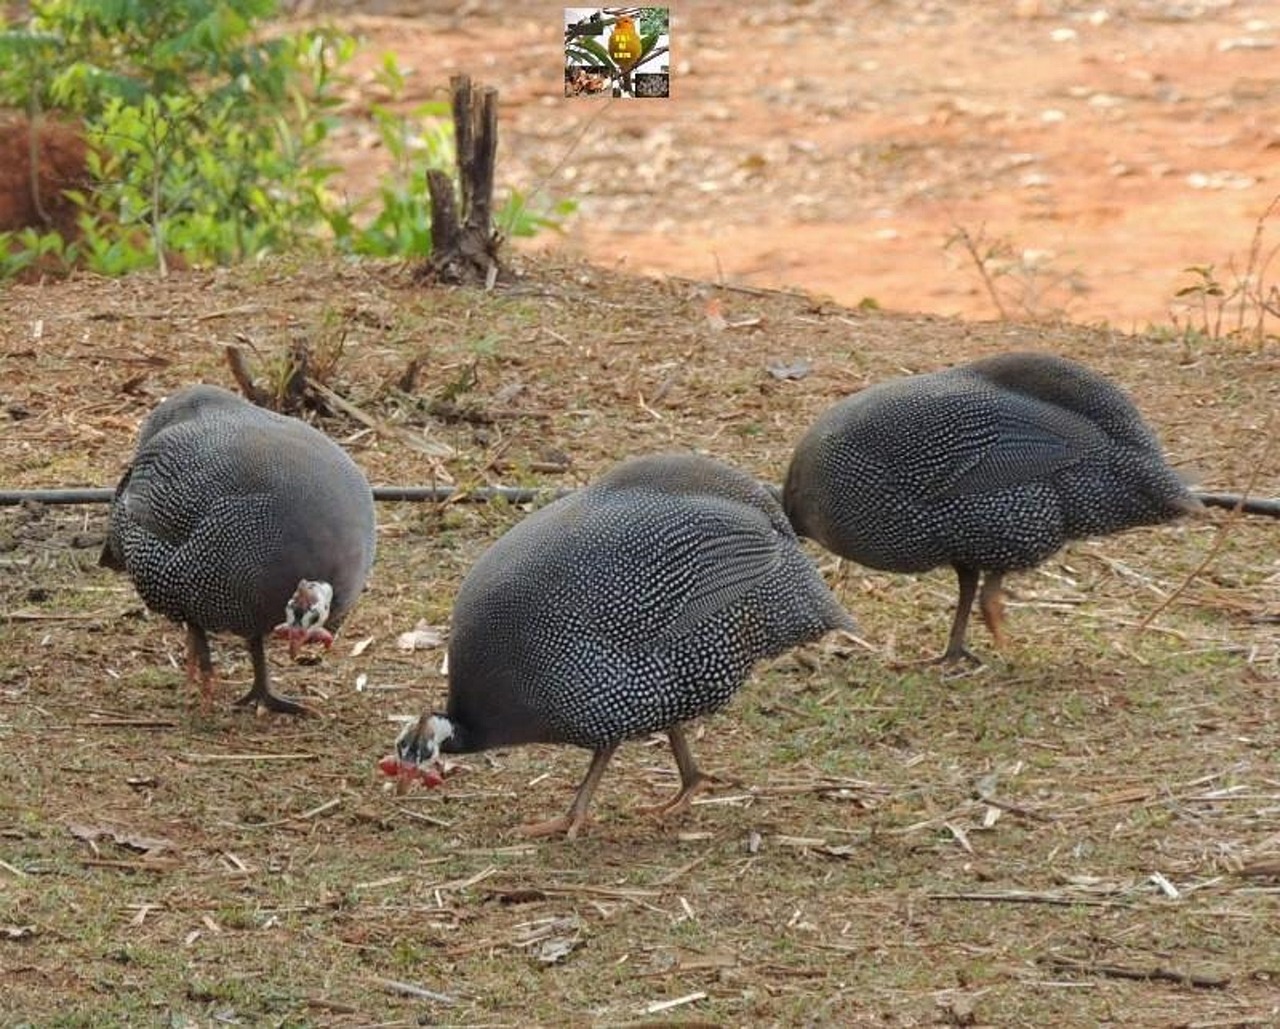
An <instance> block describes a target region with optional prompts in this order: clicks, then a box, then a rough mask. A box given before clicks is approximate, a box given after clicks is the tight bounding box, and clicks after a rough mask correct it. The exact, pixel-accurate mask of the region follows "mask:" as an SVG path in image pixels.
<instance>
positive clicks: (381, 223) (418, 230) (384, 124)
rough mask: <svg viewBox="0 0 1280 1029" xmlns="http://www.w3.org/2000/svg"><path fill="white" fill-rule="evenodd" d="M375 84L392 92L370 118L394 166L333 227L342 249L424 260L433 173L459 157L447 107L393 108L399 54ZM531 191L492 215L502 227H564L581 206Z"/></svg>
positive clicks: (520, 230) (515, 195)
mask: <svg viewBox="0 0 1280 1029" xmlns="http://www.w3.org/2000/svg"><path fill="white" fill-rule="evenodd" d="M377 81H378V83H379V84H380V85H381V86H382V87H383V88H384V89H385V90H386V91H387V92H388V93H389V94H390V97H391V100H390V103H388V104H375V105H374V106H373V108H372V115H373V119H374V124H375V126H376V127H377V130H378V135H379V137H380V138H381V140H382V145H383V147H384V148H385V149H386V151H387V153H388V154H390V155H391V158H392V168H391V170H390V171H388V172H387V173H386V174H385V175H384V176H383V177H382V180H381V181H380V182H379V184H378V192H377V194H376V195H375V196H373V197H370V198H367V199H366V200H364V201H361V202H357V203H356V204H353V205H348V206H346V207H344V208H341V209H336V208H335V209H333V210H331V211H329V212H328V215H327V219H328V223H329V227H330V229H331V230H332V232H333V235H334V239H335V241H336V244H337V246H338V248H339V249H340V250H342V251H343V252H344V253H353V254H364V255H370V256H376V257H409V256H416V257H425V256H426V255H428V254H429V253H430V252H431V195H430V190H429V189H428V187H427V173H428V172H429V171H431V170H433V169H437V170H442V171H448V172H452V171H453V168H454V164H455V159H456V157H455V155H456V150H455V147H454V136H453V122H452V120H451V113H450V109H449V105H448V104H447V103H445V102H443V101H440V102H430V103H424V104H419V105H418V106H416V107H414V108H412V109H411V110H409V111H408V112H404V113H401V112H397V111H396V110H395V109H394V107H393V106H391V105H392V104H394V103H395V101H396V100H397V99H398V98H399V97H400V96H401V95H402V94H403V92H404V87H405V84H406V81H407V76H406V74H405V73H404V72H403V71H402V70H401V69H400V67H399V65H398V63H397V62H396V59H395V56H394V55H393V54H386V55H384V57H383V59H382V66H381V68H380V69H379V71H378V74H377ZM535 194H536V190H535ZM533 195H534V194H529V195H526V194H525V193H523V192H521V191H519V190H512V191H511V192H510V194H509V195H508V196H507V199H506V200H505V201H504V203H503V205H502V207H501V208H500V209H499V210H498V211H497V212H496V213H495V215H494V222H495V223H496V227H497V229H498V231H499V232H501V233H502V234H503V235H504V236H506V237H512V236H534V235H537V233H538V232H540V231H542V230H544V229H556V230H558V229H559V228H560V227H561V225H562V223H563V220H564V218H566V217H568V216H569V215H571V214H573V213H574V212H575V211H576V210H577V208H578V205H577V203H576V202H574V201H572V200H560V201H556V202H554V203H551V204H549V205H541V206H534V205H533V204H532V202H531V201H532V197H533ZM375 205H376V213H375V214H374V215H373V216H372V218H368V219H364V218H362V212H363V211H364V210H365V209H367V208H369V207H371V206H375Z"/></svg>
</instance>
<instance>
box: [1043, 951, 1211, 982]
mask: <svg viewBox="0 0 1280 1029" xmlns="http://www.w3.org/2000/svg"><path fill="white" fill-rule="evenodd" d="M1036 962H1037V963H1038V964H1041V965H1045V966H1047V967H1049V968H1052V969H1053V970H1054V971H1055V972H1084V973H1086V974H1087V975H1100V976H1105V977H1106V978H1108V979H1136V980H1139V981H1143V982H1152V981H1155V982H1165V983H1178V984H1180V985H1182V986H1198V987H1200V988H1202V989H1208V990H1221V989H1223V988H1225V987H1227V986H1229V985H1230V984H1231V976H1229V975H1219V974H1215V973H1208V972H1179V971H1177V970H1176V969H1172V968H1162V967H1161V966H1159V965H1156V966H1155V967H1153V968H1134V967H1131V966H1129V965H1110V964H1105V963H1096V962H1092V961H1082V960H1080V959H1078V958H1066V957H1057V956H1053V955H1045V956H1043V957H1039V958H1037V959H1036Z"/></svg>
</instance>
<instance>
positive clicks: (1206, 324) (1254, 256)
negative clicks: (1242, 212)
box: [1171, 196, 1280, 346]
mask: <svg viewBox="0 0 1280 1029" xmlns="http://www.w3.org/2000/svg"><path fill="white" fill-rule="evenodd" d="M1277 214H1280V196H1277V197H1276V198H1275V199H1273V200H1272V201H1271V203H1270V204H1269V205H1267V209H1266V210H1265V211H1263V212H1262V214H1261V215H1260V216H1259V217H1258V220H1257V221H1256V222H1255V223H1254V226H1253V238H1252V239H1251V240H1250V243H1249V251H1248V254H1247V256H1246V258H1245V264H1244V268H1243V269H1240V268H1237V266H1236V262H1235V259H1234V258H1232V259H1231V260H1230V261H1228V263H1227V273H1228V275H1229V276H1230V281H1223V277H1221V276H1220V275H1219V273H1218V271H1217V267H1216V266H1215V265H1212V264H1196V265H1191V266H1190V267H1189V268H1186V269H1184V271H1185V272H1186V273H1187V274H1189V275H1191V276H1192V277H1193V281H1192V282H1191V283H1190V284H1189V285H1186V286H1183V287H1181V288H1180V289H1179V290H1178V291H1177V292H1176V293H1174V297H1175V299H1176V300H1179V301H1182V313H1183V314H1184V315H1186V316H1187V320H1186V321H1185V322H1184V323H1180V320H1179V312H1177V311H1174V312H1173V313H1172V316H1171V317H1172V321H1173V323H1174V326H1175V328H1177V329H1178V330H1179V331H1181V333H1182V335H1183V338H1184V342H1189V341H1190V339H1191V337H1192V336H1194V335H1199V336H1203V337H1206V338H1208V339H1213V340H1219V339H1223V338H1231V339H1240V340H1250V341H1252V342H1253V343H1254V344H1255V345H1257V346H1262V344H1263V343H1264V342H1265V340H1266V339H1267V338H1268V336H1269V335H1270V324H1271V321H1272V320H1273V319H1274V320H1276V321H1277V322H1280V285H1278V284H1277V283H1276V282H1274V281H1269V280H1268V276H1269V275H1270V272H1271V263H1272V261H1274V260H1275V258H1276V255H1277V254H1280V244H1277V245H1274V246H1271V247H1270V248H1268V247H1267V246H1266V244H1265V243H1264V240H1265V237H1266V230H1267V224H1268V222H1269V221H1270V220H1271V219H1272V218H1274V217H1275V216H1276V215H1277ZM1197 321H1198V322H1199V324H1198V325H1197V324H1195V322H1197Z"/></svg>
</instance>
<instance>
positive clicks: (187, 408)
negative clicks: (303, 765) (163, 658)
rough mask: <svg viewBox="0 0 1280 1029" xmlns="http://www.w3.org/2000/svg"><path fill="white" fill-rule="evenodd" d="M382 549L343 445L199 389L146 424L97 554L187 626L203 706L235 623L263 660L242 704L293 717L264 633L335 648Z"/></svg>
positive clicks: (177, 397)
mask: <svg viewBox="0 0 1280 1029" xmlns="http://www.w3.org/2000/svg"><path fill="white" fill-rule="evenodd" d="M373 554H374V514H373V496H372V493H371V492H370V490H369V484H368V482H367V481H366V480H365V477H364V475H363V474H362V473H361V471H360V469H359V468H357V467H356V464H355V462H354V461H352V460H351V458H350V457H348V456H347V454H346V453H345V452H344V451H343V450H342V449H341V448H340V447H339V446H338V445H337V444H335V443H334V442H333V441H332V440H330V439H329V438H328V437H327V436H325V435H324V434H323V433H321V432H319V431H317V430H316V429H313V428H312V427H311V426H309V425H306V424H305V423H303V422H301V421H298V420H297V419H295V418H286V417H284V416H283V415H278V414H275V413H273V412H271V411H267V410H264V409H263V408H260V407H257V406H255V405H253V404H251V403H249V402H248V401H246V400H243V399H241V398H240V397H238V396H236V395H235V394H234V393H230V392H228V391H227V390H224V389H220V388H218V387H216V386H205V385H201V386H192V387H190V388H188V389H184V390H182V391H181V392H179V393H176V394H174V395H173V396H172V397H170V398H168V399H167V400H165V401H164V402H162V403H161V404H160V405H159V406H158V407H157V408H156V409H155V410H154V411H153V412H152V413H151V414H150V416H149V417H148V418H147V420H146V422H145V423H144V424H143V426H142V430H141V432H140V433H139V436H138V447H137V452H136V453H135V454H134V456H133V460H132V461H131V462H130V464H129V467H128V469H127V470H126V471H125V473H124V476H123V478H121V480H120V484H119V486H117V487H116V492H115V498H114V500H113V501H112V504H111V516H110V525H109V529H108V534H107V541H106V545H105V546H104V547H103V551H102V558H101V563H102V564H103V565H106V566H107V567H109V568H115V569H118V570H120V571H124V572H126V573H127V574H128V576H129V578H130V579H132V580H133V583H134V585H135V586H136V587H137V589H138V593H139V594H140V595H141V596H142V599H143V601H145V603H146V605H147V607H149V608H151V610H153V611H157V612H159V613H161V614H164V615H167V616H168V617H170V618H172V619H174V620H175V621H179V622H184V623H186V627H187V674H188V676H189V677H191V678H192V679H195V678H197V676H198V677H199V680H200V683H201V686H202V690H203V694H204V697H205V701H206V703H207V702H208V698H209V696H210V689H211V684H212V677H213V666H212V662H211V660H210V656H209V641H208V638H207V634H208V633H210V632H230V633H234V634H236V635H237V636H242V637H244V639H245V641H246V642H247V644H248V647H249V653H250V655H251V657H252V659H253V688H252V689H251V690H250V691H249V692H248V693H247V694H246V695H245V696H244V697H242V698H241V699H240V700H239V701H238V702H237V703H238V704H240V705H250V704H252V705H256V707H257V708H258V709H259V710H262V709H264V708H265V709H267V710H271V711H281V712H288V713H293V714H296V713H299V712H301V711H303V710H305V709H304V708H303V707H302V705H300V704H299V703H297V702H296V701H293V700H288V699H286V698H284V697H280V696H277V695H276V694H275V693H273V692H272V691H271V688H270V685H269V681H268V676H267V662H266V654H265V645H264V641H265V639H266V637H267V636H268V635H269V634H272V633H273V631H274V633H275V634H276V635H278V636H284V637H286V638H288V640H289V649H290V653H291V654H292V653H294V652H296V650H297V648H298V647H299V646H300V645H301V644H303V643H306V642H313V641H314V642H320V643H323V644H324V645H325V646H328V645H329V644H330V643H332V641H333V636H332V633H331V630H333V629H336V628H337V627H338V626H339V625H341V623H342V620H343V618H344V617H345V616H346V614H347V612H348V611H350V609H351V607H352V605H353V604H354V603H355V601H356V598H357V597H358V596H359V595H360V591H361V590H362V589H363V588H364V583H365V579H366V578H367V577H368V574H369V568H370V566H371V565H372V563H373ZM282 615H283V616H284V621H283V622H282V623H281V622H280V618H281V616H282ZM277 623H280V624H277ZM326 626H328V627H327V628H326Z"/></svg>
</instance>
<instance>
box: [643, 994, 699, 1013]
mask: <svg viewBox="0 0 1280 1029" xmlns="http://www.w3.org/2000/svg"><path fill="white" fill-rule="evenodd" d="M706 999H707V993H706V991H705V990H698V991H697V992H696V993H686V994H685V995H684V996H683V997H674V998H672V999H671V1000H656V1001H654V1002H653V1003H652V1004H649V1005H647V1006H646V1007H645V1008H644V1010H643V1012H642V1013H643V1014H646V1015H657V1014H660V1013H661V1012H663V1011H670V1010H671V1009H672V1008H679V1007H683V1006H684V1005H686V1004H696V1003H697V1002H698V1001H700V1000H706Z"/></svg>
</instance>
